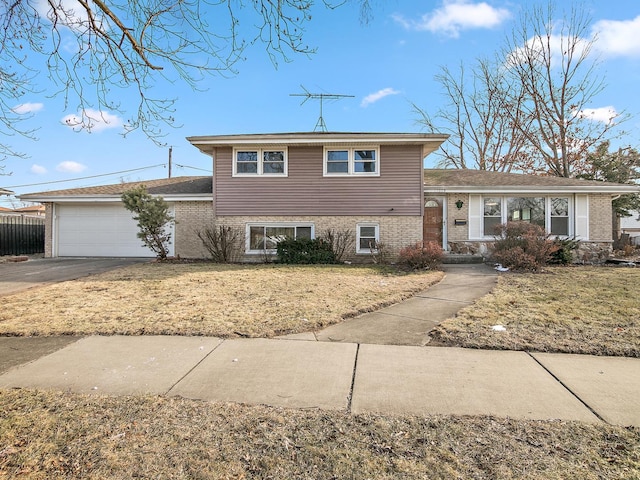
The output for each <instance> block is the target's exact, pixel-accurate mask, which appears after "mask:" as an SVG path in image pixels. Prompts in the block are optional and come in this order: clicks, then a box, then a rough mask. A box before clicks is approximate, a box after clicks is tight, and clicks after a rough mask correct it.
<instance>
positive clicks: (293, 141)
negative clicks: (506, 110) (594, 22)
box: [187, 132, 449, 156]
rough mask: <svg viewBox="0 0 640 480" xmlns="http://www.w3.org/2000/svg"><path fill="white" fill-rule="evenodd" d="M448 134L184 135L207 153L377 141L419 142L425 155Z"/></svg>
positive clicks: (395, 142)
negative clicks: (234, 148)
mask: <svg viewBox="0 0 640 480" xmlns="http://www.w3.org/2000/svg"><path fill="white" fill-rule="evenodd" d="M447 138H449V136H448V135H444V134H435V133H334V132H328V133H317V132H316V133H288V134H244V135H209V136H197V137H187V141H188V142H189V143H191V144H192V145H193V146H195V147H196V148H198V149H199V150H200V151H201V152H203V153H206V154H210V153H211V149H213V148H216V147H232V146H238V145H288V146H313V145H339V144H355V143H360V144H362V143H371V144H377V145H422V146H423V152H424V156H426V155H428V154H429V153H431V152H433V151H434V150H436V149H437V148H438V147H439V146H440V145H441V144H442V143H443V142H444V141H446V140H447Z"/></svg>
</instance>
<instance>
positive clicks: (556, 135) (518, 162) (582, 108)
mask: <svg viewBox="0 0 640 480" xmlns="http://www.w3.org/2000/svg"><path fill="white" fill-rule="evenodd" d="M554 15H555V11H554V8H553V5H552V3H549V5H548V7H547V8H546V9H545V8H542V7H533V8H532V9H531V10H525V11H524V12H523V13H522V16H521V18H520V20H519V23H518V24H517V26H516V27H515V28H514V30H513V32H512V33H511V35H510V36H509V37H507V39H506V41H505V45H504V46H503V48H501V49H500V50H499V51H498V52H496V57H495V59H494V60H486V59H481V60H478V61H477V63H476V64H475V65H474V67H473V68H472V69H471V72H470V75H467V74H466V72H465V69H464V68H463V67H462V66H461V67H460V71H459V74H454V73H452V72H451V71H450V70H449V69H447V68H446V67H444V68H442V69H441V72H440V74H438V75H437V76H436V81H437V82H438V83H439V84H440V85H441V86H442V87H443V91H444V97H445V99H446V104H445V106H444V108H442V109H441V110H439V111H438V112H436V114H435V115H434V117H433V118H431V117H429V116H428V115H427V114H426V113H425V112H424V111H423V110H420V109H419V108H418V107H416V106H415V105H414V110H416V111H417V112H418V113H419V114H420V116H421V118H420V123H422V124H424V125H426V126H427V127H428V128H430V129H432V130H440V131H444V132H446V133H449V134H450V141H449V142H448V143H447V144H445V145H444V146H443V148H442V150H441V151H440V152H439V154H440V155H441V159H442V160H441V163H442V164H443V165H445V166H451V167H455V168H476V169H482V170H495V171H511V170H517V171H523V172H528V173H542V174H550V175H555V176H561V177H569V176H574V175H576V174H579V173H581V172H583V171H586V170H588V166H587V165H586V163H587V162H588V158H589V157H588V152H590V151H592V150H593V149H594V148H595V147H596V145H597V144H599V143H600V142H602V141H603V139H605V138H612V137H613V136H615V135H616V133H617V127H618V126H619V124H620V123H621V122H622V121H624V120H625V119H626V118H627V115H626V114H625V113H618V112H615V111H613V110H612V111H611V112H610V113H609V117H608V118H606V119H604V121H602V119H601V118H600V119H596V118H595V117H594V116H593V115H592V114H591V113H592V111H593V110H592V108H591V107H592V105H591V104H592V102H593V101H594V100H595V98H596V96H597V95H598V94H599V93H600V92H601V91H602V90H603V89H604V88H605V84H604V79H603V78H602V76H600V74H599V73H598V69H597V67H598V60H597V58H595V56H594V52H593V50H594V44H595V42H596V41H597V38H594V37H588V35H589V33H590V32H589V27H590V24H591V21H590V18H588V17H587V16H586V14H585V13H584V12H583V11H582V10H580V9H578V8H576V7H574V8H573V10H572V11H571V12H570V14H569V15H568V16H567V15H565V16H564V17H563V18H561V19H560V20H558V19H556V18H554ZM619 134H621V132H620V133H619Z"/></svg>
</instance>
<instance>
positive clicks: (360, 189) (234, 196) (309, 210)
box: [214, 146, 422, 215]
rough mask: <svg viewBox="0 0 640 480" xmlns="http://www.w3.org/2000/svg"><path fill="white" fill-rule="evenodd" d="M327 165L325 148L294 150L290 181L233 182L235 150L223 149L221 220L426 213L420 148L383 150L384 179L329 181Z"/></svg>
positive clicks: (218, 195)
mask: <svg viewBox="0 0 640 480" xmlns="http://www.w3.org/2000/svg"><path fill="white" fill-rule="evenodd" d="M322 160H323V148H322V147H289V152H288V176H287V177H283V178H277V177H232V169H233V165H232V149H231V148H225V149H222V148H220V149H217V151H216V152H215V161H214V163H215V177H214V204H215V208H216V215H421V214H422V210H421V208H422V154H421V148H420V147H419V146H382V147H380V176H379V177H365V176H361V177H359V176H350V177H323V176H322V171H323V164H322Z"/></svg>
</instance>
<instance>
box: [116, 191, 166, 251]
mask: <svg viewBox="0 0 640 480" xmlns="http://www.w3.org/2000/svg"><path fill="white" fill-rule="evenodd" d="M120 199H121V200H122V203H123V205H124V208H126V209H127V210H129V211H130V212H132V213H133V214H134V216H133V219H134V220H136V221H137V222H138V228H139V229H140V231H139V232H138V234H137V235H138V238H139V239H140V240H142V243H143V245H145V246H146V247H148V248H149V249H150V250H151V251H152V252H153V253H155V254H156V256H157V257H158V258H159V259H161V260H164V259H166V258H167V255H169V245H170V244H171V232H170V230H169V226H170V225H171V224H172V223H175V218H174V217H173V216H172V215H171V214H170V213H169V204H168V203H167V202H165V201H164V199H163V198H162V197H157V196H153V195H151V194H150V193H149V192H148V191H147V187H145V186H144V185H138V186H136V187H133V188H130V189H129V190H127V191H126V192H124V193H123V194H122V196H121V197H120Z"/></svg>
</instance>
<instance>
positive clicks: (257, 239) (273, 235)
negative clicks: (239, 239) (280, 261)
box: [246, 223, 315, 253]
mask: <svg viewBox="0 0 640 480" xmlns="http://www.w3.org/2000/svg"><path fill="white" fill-rule="evenodd" d="M286 238H294V239H295V238H315V232H314V226H313V224H312V223H301V224H298V223H285V224H282V223H277V224H275V223H274V224H271V223H268V224H260V223H250V224H247V232H246V239H247V243H246V252H247V253H265V252H266V253H275V252H276V248H277V246H278V242H280V241H282V240H284V239H286Z"/></svg>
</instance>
